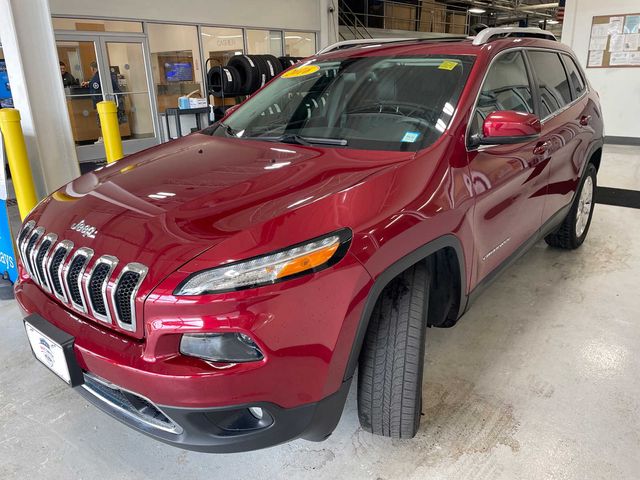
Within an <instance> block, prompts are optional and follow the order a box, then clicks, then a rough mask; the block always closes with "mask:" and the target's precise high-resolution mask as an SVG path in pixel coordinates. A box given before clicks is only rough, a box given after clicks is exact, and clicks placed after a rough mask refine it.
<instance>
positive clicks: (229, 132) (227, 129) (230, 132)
mask: <svg viewBox="0 0 640 480" xmlns="http://www.w3.org/2000/svg"><path fill="white" fill-rule="evenodd" d="M218 125H220V126H221V127H222V128H224V131H225V133H226V134H227V135H229V136H230V137H237V136H238V132H237V131H236V130H234V129H233V128H231V127H230V126H229V125H227V124H226V123H222V122H220V123H219V124H218Z"/></svg>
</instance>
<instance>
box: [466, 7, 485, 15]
mask: <svg viewBox="0 0 640 480" xmlns="http://www.w3.org/2000/svg"><path fill="white" fill-rule="evenodd" d="M485 12H486V10H485V9H484V8H479V7H472V8H470V9H469V13H474V14H476V15H480V14H481V13H485Z"/></svg>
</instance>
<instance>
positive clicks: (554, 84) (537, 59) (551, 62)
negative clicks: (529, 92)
mask: <svg viewBox="0 0 640 480" xmlns="http://www.w3.org/2000/svg"><path fill="white" fill-rule="evenodd" d="M529 58H530V59H531V64H532V65H533V69H534V70H535V72H536V77H537V78H538V86H539V87H540V103H541V108H542V111H541V112H540V116H541V117H542V118H543V119H544V118H546V117H548V116H549V115H551V114H553V113H554V112H557V111H558V110H560V109H561V108H562V107H564V106H565V105H566V104H568V103H570V102H571V87H570V86H569V80H568V79H567V74H566V73H565V71H564V67H563V66H562V62H561V61H560V57H559V56H558V54H557V53H554V52H541V51H537V50H534V51H529Z"/></svg>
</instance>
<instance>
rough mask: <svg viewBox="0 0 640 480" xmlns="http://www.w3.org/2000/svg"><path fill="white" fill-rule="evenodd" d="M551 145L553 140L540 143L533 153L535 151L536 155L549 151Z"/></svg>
mask: <svg viewBox="0 0 640 480" xmlns="http://www.w3.org/2000/svg"><path fill="white" fill-rule="evenodd" d="M550 146H551V142H549V141H546V142H542V143H538V144H537V145H536V146H535V147H533V153H535V154H536V155H544V154H545V153H547V150H549V147H550Z"/></svg>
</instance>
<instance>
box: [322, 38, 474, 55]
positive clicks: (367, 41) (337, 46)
mask: <svg viewBox="0 0 640 480" xmlns="http://www.w3.org/2000/svg"><path fill="white" fill-rule="evenodd" d="M470 38H471V37H467V36H465V35H448V34H447V35H443V36H441V37H397V38H389V37H382V38H361V39H357V40H343V41H341V42H337V43H334V44H331V45H329V46H328V47H325V48H323V49H322V50H320V51H319V52H318V53H316V55H320V54H322V53H327V52H333V51H335V50H342V49H344V48H352V47H360V46H363V45H378V44H382V43H394V42H459V41H461V40H469V39H470Z"/></svg>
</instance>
